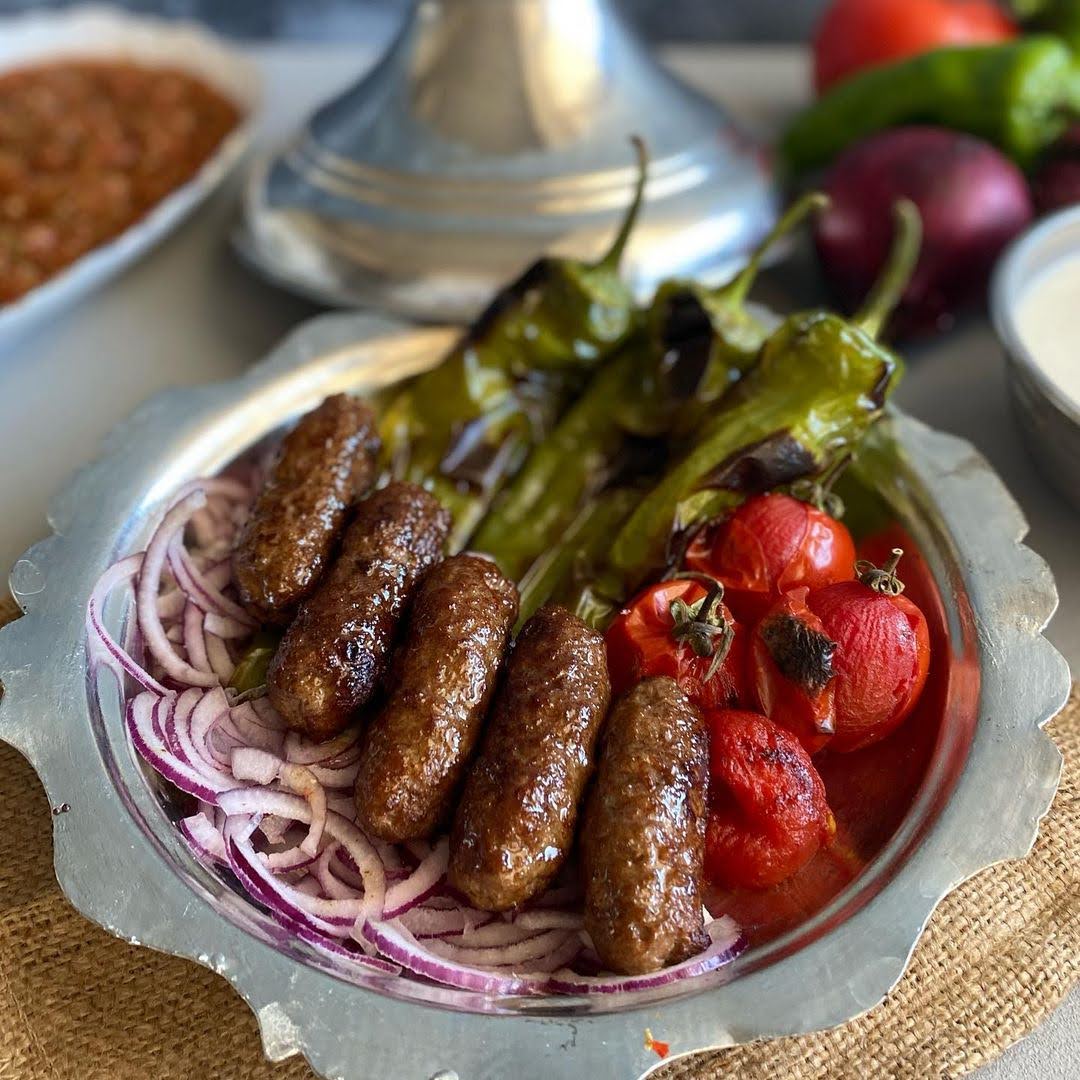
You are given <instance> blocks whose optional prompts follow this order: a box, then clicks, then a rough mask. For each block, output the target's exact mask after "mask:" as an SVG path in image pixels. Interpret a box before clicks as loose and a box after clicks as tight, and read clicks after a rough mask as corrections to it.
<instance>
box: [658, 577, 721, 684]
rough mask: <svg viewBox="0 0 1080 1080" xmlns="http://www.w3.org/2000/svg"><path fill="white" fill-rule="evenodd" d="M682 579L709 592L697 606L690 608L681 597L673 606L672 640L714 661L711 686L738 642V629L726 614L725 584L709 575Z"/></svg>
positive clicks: (708, 672) (690, 605) (707, 673)
mask: <svg viewBox="0 0 1080 1080" xmlns="http://www.w3.org/2000/svg"><path fill="white" fill-rule="evenodd" d="M679 576H680V578H685V579H688V580H690V581H699V582H701V583H702V584H703V585H705V586H706V587H707V588H708V592H706V594H705V595H704V596H703V597H702V598H701V599H700V600H695V601H694V603H692V604H688V603H687V602H686V601H685V600H683V599H682V598H681V597H679V598H678V599H675V600H673V601H672V602H671V609H670V610H671V618H672V620H673V623H674V625H673V626H672V628H671V636H672V637H673V638H674V639H675V640H676V641H678V642H680V643H682V642H685V643H686V644H687V645H689V646H690V648H691V649H693V650H694V653H695V654H696V655H698V656H701V657H705V656H709V657H712V663H710V664H709V670H708V671H706V673H705V678H704V680H703V681H704V682H708V681H709V680H710V679H711V678H712V677H713V676H714V675H715V674H716V673H717V672H718V671H719V670H720V665H721V664H723V662H724V660H725V659H727V655H728V653H729V652H731V646H732V643H733V642H734V641H735V627H734V626H733V625H732V623H731V620H730V619H728V617H727V616H726V615H725V614H724V609H723V599H724V584H723V582H721V581H717V579H716V578H714V577H710V576H709V575H708V574H699V573H696V572H694V571H688V572H687V573H685V574H680V575H679Z"/></svg>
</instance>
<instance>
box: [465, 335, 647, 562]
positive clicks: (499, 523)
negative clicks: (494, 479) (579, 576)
mask: <svg viewBox="0 0 1080 1080" xmlns="http://www.w3.org/2000/svg"><path fill="white" fill-rule="evenodd" d="M653 366H654V365H653V364H652V362H651V360H650V357H649V355H648V353H647V352H646V351H645V349H644V348H643V340H642V339H641V338H640V337H633V338H630V339H629V340H628V341H627V342H626V343H625V344H624V345H623V346H622V347H621V348H620V350H619V351H618V353H617V354H616V355H614V356H613V357H612V358H611V359H610V360H608V361H607V362H606V363H605V364H604V365H603V366H602V367H601V368H600V369H599V370H598V371H597V372H596V374H595V375H594V376H593V377H592V380H591V381H590V383H589V385H588V386H587V387H586V389H585V391H584V392H583V393H582V394H581V396H580V397H579V398H578V399H577V400H576V401H575V402H574V403H573V405H571V406H570V408H569V409H568V410H567V411H566V413H565V415H564V416H563V417H562V418H561V419H560V420H559V422H558V424H556V426H555V428H554V429H553V430H552V432H551V434H550V435H548V436H547V438H546V439H544V440H543V442H541V443H539V444H537V446H535V447H534V448H533V450H532V452H531V453H530V454H529V457H528V458H527V459H526V462H525V464H524V466H523V467H522V469H521V471H520V472H519V473H518V474H517V476H515V477H514V479H513V481H512V482H511V483H510V485H509V486H508V487H507V489H506V490H505V491H504V492H503V494H502V496H501V497H500V499H499V500H498V501H497V502H496V503H495V505H494V506H493V507H492V510H491V512H490V513H489V514H488V516H487V517H486V518H485V519H484V521H483V523H482V524H481V526H480V528H479V529H478V530H477V532H476V534H475V535H474V536H473V538H472V541H471V546H472V547H474V548H476V549H477V550H478V551H484V552H487V553H488V554H489V555H491V556H492V557H493V558H495V560H496V561H497V562H498V564H499V567H500V568H501V569H502V571H503V573H504V574H506V575H507V576H508V577H511V578H515V579H516V578H519V577H520V576H521V575H522V574H523V573H524V572H525V571H526V570H527V569H528V567H529V566H530V564H532V562H533V561H534V560H535V559H536V558H537V557H538V556H540V555H541V554H542V553H543V552H544V551H546V550H548V549H549V548H551V547H552V545H554V544H556V543H558V541H559V540H560V539H562V537H563V533H564V531H565V530H566V528H567V527H568V526H569V525H570V523H571V522H572V521H573V520H574V517H575V515H576V514H577V512H578V509H579V507H580V506H581V504H582V501H583V500H584V499H586V498H587V497H588V496H589V495H591V494H593V493H595V492H596V491H597V490H598V489H599V487H600V486H601V485H602V484H603V482H604V481H605V480H606V479H607V477H608V475H609V473H610V469H611V465H612V462H613V460H614V459H615V457H616V456H617V455H618V452H619V450H620V448H621V447H622V445H623V441H624V436H625V429H624V427H623V425H622V423H621V421H622V419H623V417H622V416H621V413H620V404H621V403H625V402H628V401H630V400H632V399H635V398H637V397H639V396H643V395H646V394H648V389H647V388H645V387H644V386H643V385H642V384H643V383H644V382H645V381H646V380H647V377H648V371H647V369H648V368H651V367H653Z"/></svg>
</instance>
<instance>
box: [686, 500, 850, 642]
mask: <svg viewBox="0 0 1080 1080" xmlns="http://www.w3.org/2000/svg"><path fill="white" fill-rule="evenodd" d="M686 565H687V566H688V567H689V568H690V569H691V570H697V571H699V572H700V573H705V574H710V575H711V576H713V577H715V578H718V579H719V580H720V581H722V582H723V583H724V602H725V603H726V604H727V605H728V607H730V608H731V610H732V611H733V612H734V613H735V617H736V618H737V619H739V620H740V621H741V622H744V623H747V624H751V623H755V622H757V621H758V620H759V619H760V618H761V617H762V616H763V615H764V614H765V612H766V611H767V610H768V609H769V608H770V607H771V606H772V604H773V603H774V602H775V601H776V599H777V597H779V596H780V595H781V594H782V593H784V592H786V591H787V590H789V589H794V588H798V587H799V586H801V585H805V586H807V587H809V588H812V589H813V588H818V587H820V586H822V585H831V584H832V583H833V582H834V581H850V580H851V579H852V578H853V577H854V576H855V569H854V567H855V543H854V541H853V540H852V538H851V533H850V532H848V529H847V526H845V525H844V524H843V522H840V521H837V520H836V519H835V518H832V517H829V515H828V514H826V513H824V512H823V511H821V510H818V509H817V507H815V506H811V505H810V504H809V503H805V502H803V501H802V500H800V499H796V498H793V497H792V496H791V495H785V494H783V493H780V492H773V493H770V494H767V495H757V496H755V497H754V498H752V499H748V500H747V501H746V502H745V503H743V504H742V505H741V506H739V507H738V508H736V509H735V510H734V511H732V513H731V514H730V515H728V517H726V518H725V519H724V520H723V521H721V522H720V523H719V524H718V525H717V526H716V527H715V528H713V529H707V530H705V531H704V532H703V533H702V534H701V535H700V536H699V537H698V538H697V539H695V541H694V542H693V543H692V544H691V545H690V548H689V550H688V551H687V553H686Z"/></svg>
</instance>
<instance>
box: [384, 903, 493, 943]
mask: <svg viewBox="0 0 1080 1080" xmlns="http://www.w3.org/2000/svg"><path fill="white" fill-rule="evenodd" d="M494 921H495V916H494V915H493V914H492V913H491V912H490V911H481V910H480V909H479V908H451V909H449V910H446V911H441V910H436V909H432V908H426V907H421V906H419V905H417V906H416V907H414V908H410V909H409V910H408V911H406V912H405V914H404V915H402V916H401V924H402V925H403V926H404V927H405V928H406V929H407V930H408V931H409V933H411V934H412V935H413V936H414V937H416V938H417V939H418V940H421V941H422V940H423V939H424V938H428V937H459V936H461V935H462V934H464V933H465V932H466V931H467V930H472V929H475V928H476V927H480V926H487V925H488V924H489V923H492V922H494Z"/></svg>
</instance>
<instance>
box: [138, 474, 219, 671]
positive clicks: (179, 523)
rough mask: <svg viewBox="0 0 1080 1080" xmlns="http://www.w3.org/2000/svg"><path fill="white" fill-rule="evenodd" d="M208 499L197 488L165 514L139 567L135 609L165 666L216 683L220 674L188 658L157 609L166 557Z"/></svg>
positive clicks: (154, 653) (153, 652)
mask: <svg viewBox="0 0 1080 1080" xmlns="http://www.w3.org/2000/svg"><path fill="white" fill-rule="evenodd" d="M205 501H206V496H205V495H204V494H203V493H202V491H193V492H192V493H191V494H190V495H188V496H187V497H186V498H184V499H181V500H180V501H179V502H178V503H176V505H174V506H173V507H172V509H171V510H169V512H168V513H167V514H166V515H165V518H164V520H163V521H162V522H161V524H160V525H159V526H158V528H157V531H156V532H155V533H154V535H153V536H152V537H151V539H150V544H149V546H148V547H147V549H146V554H145V556H144V557H143V564H142V568H141V569H140V571H139V583H138V587H137V588H136V591H135V609H136V613H137V616H138V619H139V629H140V630H141V631H142V634H143V637H144V638H145V640H146V647H147V649H148V650H149V652H150V655H151V656H153V658H154V659H155V660H156V661H157V662H158V663H159V664H160V665H161V667H162V670H163V671H164V672H165V673H166V674H167V675H170V676H171V677H172V678H174V679H176V680H177V682H180V683H183V684H185V685H188V686H207V687H209V686H216V685H217V684H218V677H217V676H216V675H214V674H213V673H211V672H206V671H199V670H198V669H197V668H194V667H192V665H191V664H189V663H188V662H187V661H186V660H184V659H183V658H182V657H181V656H180V654H179V653H177V651H176V650H175V649H174V648H173V646H172V643H171V642H170V641H169V639H168V638H167V637H166V636H165V631H164V629H163V628H162V625H161V619H160V618H158V613H157V597H158V592H159V591H160V586H161V571H162V568H163V567H164V565H165V559H166V557H167V555H168V553H169V551H170V549H171V548H172V547H175V544H174V541H176V540H177V538H178V537H179V536H180V534H181V533H182V532H183V529H184V525H185V524H186V523H187V519H188V518H189V517H190V516H191V515H192V514H193V513H194V512H195V511H196V510H197V509H198V508H199V507H200V506H202V505H203V504H204V503H205Z"/></svg>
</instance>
